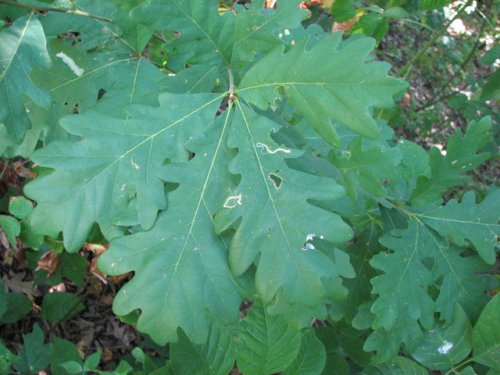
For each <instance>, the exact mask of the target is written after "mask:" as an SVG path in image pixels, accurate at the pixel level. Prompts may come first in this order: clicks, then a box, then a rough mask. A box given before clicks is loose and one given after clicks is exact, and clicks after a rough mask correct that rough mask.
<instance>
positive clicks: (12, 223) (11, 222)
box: [0, 215, 21, 249]
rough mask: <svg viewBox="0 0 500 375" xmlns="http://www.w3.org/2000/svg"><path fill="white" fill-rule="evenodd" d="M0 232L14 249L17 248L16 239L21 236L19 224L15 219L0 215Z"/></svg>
mask: <svg viewBox="0 0 500 375" xmlns="http://www.w3.org/2000/svg"><path fill="white" fill-rule="evenodd" d="M0 230H2V232H3V233H5V236H6V237H7V240H8V241H9V243H10V246H12V247H13V248H14V249H15V248H17V242H16V237H18V236H19V234H21V224H20V223H19V221H17V219H16V218H15V217H12V216H7V215H0Z"/></svg>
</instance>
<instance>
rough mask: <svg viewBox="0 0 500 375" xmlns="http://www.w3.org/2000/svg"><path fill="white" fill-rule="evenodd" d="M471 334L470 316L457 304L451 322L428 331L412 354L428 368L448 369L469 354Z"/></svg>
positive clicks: (417, 343) (416, 344) (416, 343)
mask: <svg viewBox="0 0 500 375" xmlns="http://www.w3.org/2000/svg"><path fill="white" fill-rule="evenodd" d="M471 336H472V326H471V324H470V322H469V318H468V317H467V314H466V313H465V312H464V310H463V309H462V308H461V307H460V305H458V304H457V305H456V307H455V316H454V318H453V321H452V322H451V324H449V325H446V324H445V325H443V326H438V327H436V328H434V329H432V330H430V331H426V332H425V333H424V337H423V339H422V340H419V341H417V342H415V349H414V350H412V351H411V356H412V357H413V358H414V359H415V360H416V361H418V362H419V363H421V364H422V365H424V366H425V367H427V368H430V369H436V370H448V369H450V368H452V367H453V366H454V365H456V364H457V363H460V361H462V360H463V359H465V358H466V357H467V356H468V355H469V353H470V351H471V348H472V345H471Z"/></svg>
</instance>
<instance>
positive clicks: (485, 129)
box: [411, 117, 492, 207]
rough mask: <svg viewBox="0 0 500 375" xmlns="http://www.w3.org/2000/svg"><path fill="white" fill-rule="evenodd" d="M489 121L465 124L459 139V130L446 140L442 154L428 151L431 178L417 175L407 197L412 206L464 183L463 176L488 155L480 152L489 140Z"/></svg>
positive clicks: (435, 198)
mask: <svg viewBox="0 0 500 375" xmlns="http://www.w3.org/2000/svg"><path fill="white" fill-rule="evenodd" d="M491 128H492V123H491V118H490V117H484V118H482V119H481V120H480V121H477V122H476V121H473V122H471V123H470V124H469V126H468V128H467V132H466V133H465V134H464V135H463V136H462V132H461V130H460V129H457V131H456V132H455V135H454V136H452V137H450V138H449V139H448V144H447V147H446V155H442V154H441V152H440V151H439V150H438V149H437V148H436V147H433V148H431V150H430V151H429V157H430V166H431V176H427V177H425V176H421V177H419V178H418V180H417V185H416V187H415V190H414V191H413V193H412V196H411V203H412V204H413V205H414V206H417V207H418V206H423V205H425V204H429V203H433V202H435V201H439V200H441V197H442V195H443V193H444V191H445V190H446V189H448V188H450V187H453V186H457V185H459V184H462V183H464V182H466V181H467V180H468V179H469V178H468V177H465V176H464V173H465V172H467V171H470V170H472V169H474V168H476V167H477V166H479V165H480V164H481V163H483V162H484V161H485V160H488V159H489V157H490V154H489V153H487V152H482V153H481V152H480V151H481V149H482V148H483V147H484V146H485V145H486V144H487V143H488V142H489V141H490V139H491V132H490V131H491Z"/></svg>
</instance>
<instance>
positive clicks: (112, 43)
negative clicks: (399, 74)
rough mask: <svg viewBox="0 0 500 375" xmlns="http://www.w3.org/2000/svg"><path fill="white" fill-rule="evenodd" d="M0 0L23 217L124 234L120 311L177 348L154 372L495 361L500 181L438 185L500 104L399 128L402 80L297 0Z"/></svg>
mask: <svg viewBox="0 0 500 375" xmlns="http://www.w3.org/2000/svg"><path fill="white" fill-rule="evenodd" d="M1 3H2V2H0V13H1V14H2V17H3V18H4V20H8V22H4V25H3V28H2V29H1V30H0V134H1V139H0V152H1V153H3V155H4V156H5V157H13V156H19V155H20V156H24V157H27V158H29V159H30V160H32V161H33V163H35V164H36V166H37V167H36V172H37V175H38V176H37V177H36V178H35V179H34V180H33V181H32V182H30V183H29V184H28V185H26V187H25V190H24V192H25V194H26V196H27V197H28V198H30V199H31V200H32V201H34V202H36V206H35V208H34V209H33V210H31V208H30V210H29V212H28V213H27V214H26V215H23V217H20V218H19V219H23V220H25V222H23V224H24V225H27V226H29V230H30V231H33V232H34V233H36V234H37V235H38V236H42V235H43V236H46V238H48V237H51V238H54V239H57V238H62V239H63V242H64V248H65V250H66V251H67V252H69V253H74V252H77V251H78V250H79V249H80V248H81V247H82V245H83V244H84V243H85V242H86V241H87V240H88V238H89V236H90V235H91V233H92V234H93V236H94V237H95V236H96V235H95V233H96V232H98V233H99V236H100V237H101V238H102V241H103V242H106V243H107V242H109V244H110V246H109V249H108V250H107V251H106V252H104V254H103V255H101V257H100V259H99V263H98V266H99V269H100V270H101V271H102V272H103V273H104V274H106V275H120V274H124V273H128V272H133V277H132V278H131V280H130V281H129V282H128V283H127V284H126V285H125V286H123V287H122V289H121V290H120V291H119V293H118V295H117V296H116V298H115V300H114V303H113V309H114V312H115V314H117V315H118V316H120V317H127V319H128V321H133V320H134V319H133V318H131V317H134V316H136V317H137V316H138V318H136V319H137V320H136V321H135V322H134V324H135V325H136V327H137V329H138V330H140V331H141V332H143V333H145V334H147V335H149V336H150V337H151V338H152V340H153V341H155V342H156V343H157V344H159V345H166V344H169V348H170V359H169V360H168V361H167V362H166V363H165V364H164V365H163V366H162V367H160V368H156V369H154V370H152V369H151V372H149V373H153V371H156V373H158V374H165V373H172V374H228V373H229V372H230V371H231V369H232V368H233V367H234V366H235V363H236V366H237V367H238V369H239V371H240V372H241V373H243V374H262V375H267V374H274V373H283V374H321V373H324V374H349V373H363V374H403V373H412V374H413V373H414V374H427V373H429V372H428V371H430V370H439V371H442V372H443V373H445V372H446V371H449V372H450V373H461V374H472V373H474V371H478V372H480V373H486V372H487V371H488V368H489V367H491V370H490V371H491V374H493V373H494V372H495V371H499V370H500V368H499V363H500V353H499V340H500V332H499V331H498V329H499V325H498V321H497V322H496V324H495V314H496V313H495V312H498V311H499V301H500V300H499V299H498V297H495V298H492V295H494V294H495V292H494V290H495V288H497V287H498V284H497V282H496V279H495V277H494V276H493V270H494V267H495V262H496V250H497V248H498V244H497V236H498V235H499V233H500V226H499V224H498V203H499V201H500V193H499V192H498V190H495V189H493V188H492V189H491V190H490V191H489V192H488V194H486V196H485V197H481V200H480V199H479V198H478V197H476V196H475V194H474V193H472V192H467V193H465V194H464V195H463V196H462V197H461V198H460V199H459V200H456V199H451V200H449V201H447V202H444V201H443V198H442V197H443V194H444V193H445V192H447V191H449V189H451V188H453V187H455V186H458V185H461V184H463V183H464V182H467V181H468V178H469V177H468V176H467V174H466V172H468V171H471V170H473V169H474V168H476V167H478V166H479V165H481V164H482V163H483V162H485V161H486V160H488V159H489V158H490V157H491V155H490V153H488V152H485V151H484V149H485V148H486V147H487V146H489V145H490V143H491V138H492V137H491V129H492V121H491V119H490V118H488V117H485V118H478V119H476V120H475V121H472V122H471V123H470V124H469V126H468V128H467V130H466V131H465V132H462V131H460V130H459V129H458V130H457V131H456V133H455V134H454V135H453V136H452V137H450V138H449V140H448V143H447V145H446V147H445V150H446V152H440V150H438V149H437V148H432V149H431V150H430V151H426V150H424V149H422V148H421V147H420V146H418V145H416V144H414V143H412V142H410V141H407V140H397V141H396V140H395V138H394V134H393V132H392V130H391V129H390V127H389V126H388V125H387V124H386V123H385V122H384V121H383V120H382V119H381V118H380V116H378V115H377V114H378V113H379V110H380V109H384V108H391V107H392V106H394V99H395V98H397V97H401V96H402V95H403V93H404V92H405V90H406V87H407V85H406V83H405V82H404V81H402V80H399V79H396V78H391V77H389V76H388V74H387V72H388V70H389V68H390V66H389V65H388V64H386V63H384V62H379V61H375V59H374V56H373V48H374V45H375V42H374V41H373V40H372V39H370V38H367V37H363V36H359V35H358V36H352V37H350V38H348V39H343V37H342V34H341V33H329V32H325V31H323V30H322V29H321V28H320V27H319V26H317V25H314V24H313V25H310V26H309V27H307V28H304V27H303V24H302V22H303V21H304V20H305V19H306V18H307V17H308V15H309V13H308V12H307V11H306V10H304V9H303V7H301V6H300V5H301V4H300V3H301V1H299V0H286V1H285V0H281V1H278V2H277V4H276V6H275V7H274V8H270V7H265V6H264V5H265V3H267V2H264V1H262V0H254V1H251V2H242V3H245V4H241V5H238V4H235V5H234V6H232V7H231V8H220V9H219V8H218V3H217V1H215V0H213V1H208V0H169V1H161V0H147V1H122V0H102V1H91V0H78V1H67V2H66V1H58V2H57V6H58V7H59V8H58V9H59V10H65V11H57V12H56V11H49V12H48V13H46V14H45V13H43V14H39V13H37V12H34V11H31V10H30V9H24V8H20V7H17V6H15V4H14V5H12V4H11V5H5V4H4V5H2V4H1ZM29 4H31V5H32V4H35V5H34V6H36V5H37V4H38V5H40V4H42V5H44V6H46V3H40V4H39V3H38V2H36V1H31V2H29ZM28 8H29V7H28ZM31 211H32V212H31ZM15 217H16V215H13V216H0V225H2V227H3V228H4V231H5V232H6V233H7V234H8V233H11V234H12V235H11V238H14V240H13V242H14V243H15V236H16V235H19V232H20V227H19V228H18V227H17V226H19V225H20V224H19V222H18V221H17V220H16V219H15ZM16 225H17V226H16ZM7 227H8V228H12V230H10V231H9V229H8V228H7ZM6 228H7V229H6ZM11 238H9V239H11ZM35 242H36V241H35ZM34 247H36V245H34ZM0 293H4V291H3V289H2V288H0ZM3 301H7V302H8V299H5V298H4V299H2V300H1V301H0V319H1V318H2V314H4V313H5V311H6V310H7V307H8V303H7V302H5V303H4V302H3ZM4 307H5V308H4ZM2 309H3V310H2ZM134 314H135V315H134ZM32 335H36V337H39V335H40V332H39V328H37V330H36V331H34V332H33V334H32ZM42 343H43V339H42ZM54 345H55V344H54ZM0 349H2V346H0ZM2 350H3V349H2ZM5 350H6V349H5ZM0 353H1V351H0ZM1 358H2V357H0V366H1V363H2V362H1V360H2V359H1ZM97 361H98V360H97ZM85 366H86V365H85V364H78V363H77V362H69V364H68V363H66V364H65V366H62V367H61V368H60V369H59V371H63V370H62V369H65V371H67V373H85V371H91V369H92V371H95V369H94V367H92V366H90V365H88V366H87V367H85ZM89 366H90V367H89ZM466 366H469V367H466ZM473 367H474V369H475V370H474V369H473ZM0 368H1V367H0ZM72 371H74V372H72ZM123 371H124V372H123V373H128V372H127V371H128V370H127V368H126V367H124V370H123ZM62 373H63V374H64V372H62Z"/></svg>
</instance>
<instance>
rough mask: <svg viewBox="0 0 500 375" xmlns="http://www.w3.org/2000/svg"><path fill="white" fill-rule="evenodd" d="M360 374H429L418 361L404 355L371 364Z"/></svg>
mask: <svg viewBox="0 0 500 375" xmlns="http://www.w3.org/2000/svg"><path fill="white" fill-rule="evenodd" d="M360 374H361V375H429V372H428V371H427V370H426V369H425V368H424V367H422V366H420V365H419V364H418V363H415V362H413V361H412V360H411V359H408V358H404V357H396V358H394V359H393V360H392V361H390V362H386V363H382V364H377V365H372V366H369V367H367V368H366V369H364V370H363V371H362V372H360Z"/></svg>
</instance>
